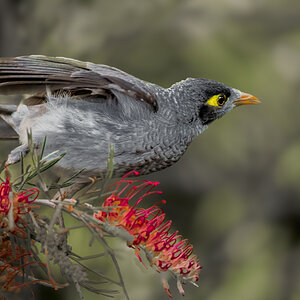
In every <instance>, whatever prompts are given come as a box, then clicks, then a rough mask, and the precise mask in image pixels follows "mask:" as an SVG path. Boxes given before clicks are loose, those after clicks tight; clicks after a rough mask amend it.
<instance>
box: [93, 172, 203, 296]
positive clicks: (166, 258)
mask: <svg viewBox="0 0 300 300" xmlns="http://www.w3.org/2000/svg"><path fill="white" fill-rule="evenodd" d="M132 174H134V175H138V173H137V172H130V173H128V174H127V175H126V176H124V177H123V178H122V179H121V180H120V181H119V182H117V183H115V184H114V185H112V186H111V187H110V188H109V191H111V190H112V189H114V190H113V193H112V194H111V195H110V196H108V197H106V199H105V201H104V203H103V205H102V206H103V207H105V208H106V210H107V208H110V210H108V211H98V212H97V213H95V214H94V218H96V219H97V220H99V221H101V222H104V223H108V224H110V225H113V226H116V227H122V228H123V229H125V230H126V231H127V232H128V233H129V234H130V235H131V236H133V240H132V241H130V242H128V245H129V246H130V247H132V248H134V249H135V250H136V254H137V256H138V258H139V260H140V261H141V262H142V260H141V257H140V255H139V251H140V250H141V249H143V250H144V251H145V252H146V256H147V258H148V259H149V262H150V264H151V265H152V266H155V268H156V270H157V271H158V272H166V271H171V272H172V274H173V275H175V276H176V278H177V287H178V289H179V291H180V293H181V294H182V295H184V291H183V288H182V285H181V284H182V283H185V282H186V281H188V282H192V283H194V284H195V282H196V281H197V280H198V278H199V270H200V269H201V266H200V264H199V260H198V258H197V257H196V255H192V253H193V246H192V245H190V244H189V242H188V240H186V239H183V238H182V236H181V235H178V232H177V231H176V232H174V233H171V232H170V228H171V223H172V222H171V221H167V222H165V217H166V215H165V213H164V212H163V210H162V209H161V208H160V207H158V206H156V205H154V206H151V207H150V208H147V209H143V208H138V207H137V205H138V204H139V203H140V202H141V201H142V200H143V199H144V198H145V197H146V196H148V195H150V194H153V193H156V194H161V192H160V191H153V188H154V187H155V186H157V185H158V184H159V183H158V182H151V181H146V180H130V179H128V175H132ZM133 198H135V199H137V200H135V203H134V204H130V200H133ZM163 203H165V201H163ZM162 281H163V285H164V288H165V290H166V291H167V293H168V295H169V296H170V297H171V296H172V295H171V292H170V290H169V287H168V283H167V281H166V280H165V279H162Z"/></svg>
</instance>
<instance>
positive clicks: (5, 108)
mask: <svg viewBox="0 0 300 300" xmlns="http://www.w3.org/2000/svg"><path fill="white" fill-rule="evenodd" d="M15 111H17V105H12V104H9V105H6V104H0V115H11V114H12V113H14V112H15Z"/></svg>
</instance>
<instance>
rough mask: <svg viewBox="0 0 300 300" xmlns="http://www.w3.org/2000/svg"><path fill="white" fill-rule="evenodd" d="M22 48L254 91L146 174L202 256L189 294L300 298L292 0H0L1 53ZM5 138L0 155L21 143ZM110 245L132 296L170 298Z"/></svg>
mask: <svg viewBox="0 0 300 300" xmlns="http://www.w3.org/2000/svg"><path fill="white" fill-rule="evenodd" d="M27 54H45V55H52V56H66V57H72V58H77V59H81V60H88V61H92V62H96V63H103V64H109V65H112V66H115V67H118V68H120V69H122V70H124V71H127V72H129V73H131V74H133V75H136V76H137V77H140V78H142V79H144V80H147V81H151V82H154V83H157V84H160V85H162V86H164V87H168V86H170V85H171V84H172V83H174V82H176V81H179V80H181V79H184V78H186V77H206V78H211V79H215V80H218V81H221V82H224V83H226V84H228V85H230V86H233V87H236V88H238V89H240V90H242V91H245V92H249V93H251V94H253V95H255V96H257V97H259V98H260V99H261V100H262V102H263V103H262V105H260V106H252V107H242V108H239V109H236V110H234V111H233V112H231V113H230V114H228V115H226V116H225V117H224V118H222V120H219V121H216V122H214V123H213V124H211V125H210V127H209V129H208V130H207V131H205V132H204V133H203V134H202V135H201V136H199V137H198V138H196V139H195V141H194V142H193V143H192V145H191V146H190V148H189V149H188V151H187V153H186V154H185V156H184V157H183V158H182V159H181V160H180V161H179V162H178V163H177V164H176V165H175V166H173V167H171V168H168V169H166V170H164V171H161V172H159V173H156V174H153V175H151V176H147V178H148V179H153V180H156V181H160V182H161V185H160V189H161V190H162V191H163V192H164V194H163V197H164V199H166V200H167V205H166V206H165V211H166V213H167V216H168V219H172V220H173V228H174V229H178V230H179V231H180V233H182V234H183V235H184V237H186V238H189V240H190V242H191V243H192V244H193V245H194V247H195V253H197V254H198V256H199V258H200V262H201V264H202V265H203V266H204V268H203V270H202V271H201V274H200V280H199V285H200V287H199V288H195V287H193V286H189V285H187V286H186V287H185V289H186V297H185V299H186V300H194V299H203V300H204V299H205V300H268V299H272V300H297V299H300V284H299V283H300V201H299V198H300V197H299V196H300V182H299V179H300V159H299V156H300V139H299V137H300V136H299V133H300V132H299V127H300V119H299V112H300V110H299V109H300V101H299V93H300V91H299V88H300V2H299V1H298V0H289V1H283V0H275V1H274V0H216V1H209V0H185V1H179V0H173V1H171V0H160V1H158V0H152V1H149V0H148V1H146V0H143V1H142V0H127V1H124V0H111V1H107V0H106V1H105V0H85V1H84V0H51V1H49V0H48V1H44V0H26V1H25V0H24V1H22V0H1V1H0V56H16V55H27ZM0 101H1V102H3V103H5V102H8V98H6V97H1V98H0ZM0 143H1V147H0V161H3V160H4V159H5V158H6V156H7V155H8V153H9V151H10V150H11V149H12V148H13V147H15V146H16V144H17V143H16V142H3V141H1V142H0ZM144 205H145V203H144ZM83 238H84V237H83V236H82V235H80V234H79V235H78V236H77V237H76V241H77V243H78V245H83V244H84V243H83V242H82V239H83ZM81 247H82V246H81ZM115 247H117V248H118V247H119V248H121V249H122V252H123V257H125V259H122V260H121V267H122V270H123V274H124V277H125V283H126V286H127V288H128V291H129V294H130V296H131V298H132V299H134V300H136V299H137V300H152V299H168V297H167V295H166V294H165V293H164V290H163V289H162V288H161V286H160V283H159V280H158V277H157V276H155V275H156V274H155V272H149V271H146V270H145V269H144V268H143V267H141V266H139V263H138V262H137V259H136V258H135V257H134V254H133V253H132V251H131V250H130V249H126V247H123V246H122V245H121V243H119V244H116V245H115ZM122 247H123V248H122ZM124 253H125V254H124ZM171 288H172V291H173V294H174V298H175V299H180V298H181V297H180V296H179V295H178V294H177V292H176V286H175V284H174V282H173V283H172V284H171ZM36 295H37V299H50V298H53V297H56V298H55V299H72V298H73V299H75V297H77V296H76V294H74V289H73V288H69V289H66V290H65V291H64V292H60V293H58V292H52V291H50V290H48V289H42V290H40V291H37V292H36ZM86 297H87V299H102V298H101V296H99V297H98V298H97V296H94V295H91V294H90V293H86ZM122 298H123V297H122V296H120V297H119V299H122Z"/></svg>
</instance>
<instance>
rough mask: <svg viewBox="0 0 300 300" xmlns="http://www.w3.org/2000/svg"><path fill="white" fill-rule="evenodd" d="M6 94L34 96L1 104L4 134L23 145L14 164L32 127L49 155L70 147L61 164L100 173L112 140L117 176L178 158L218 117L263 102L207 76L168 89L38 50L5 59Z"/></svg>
mask: <svg viewBox="0 0 300 300" xmlns="http://www.w3.org/2000/svg"><path fill="white" fill-rule="evenodd" d="M0 94H29V95H31V96H29V97H28V98H26V99H25V100H24V101H23V103H22V104H20V105H19V106H18V107H17V106H15V105H0V116H1V117H2V119H3V120H4V121H5V125H4V124H2V126H0V138H15V139H19V141H20V144H21V145H20V146H19V147H17V148H15V149H14V150H13V151H12V152H11V154H10V155H9V158H8V161H7V163H8V164H13V163H15V162H17V161H19V160H20V158H21V155H24V154H25V153H26V152H27V151H28V140H27V132H28V131H29V130H30V131H32V139H33V142H34V143H35V144H36V145H41V144H42V143H43V141H44V138H45V136H46V137H47V144H46V154H47V153H51V152H53V151H56V150H59V152H61V153H62V152H67V155H66V156H65V157H64V158H63V159H61V160H60V161H59V163H58V164H59V167H61V168H62V169H63V170H66V171H67V170H71V171H74V172H75V171H78V170H80V169H85V172H86V173H85V174H88V175H89V176H97V177H101V176H103V175H104V174H105V171H106V167H107V165H106V161H107V158H108V156H109V152H110V146H111V145H112V146H113V147H114V176H115V177H119V176H123V175H124V174H126V173H127V172H128V171H131V170H136V171H138V172H139V173H140V174H148V173H151V172H155V171H158V170H161V169H163V168H166V167H168V166H171V165H172V164H174V163H175V162H176V161H178V160H179V159H180V157H181V156H182V155H183V153H184V152H185V151H186V149H187V147H188V145H189V144H190V143H191V141H192V140H193V138H194V137H196V136H197V135H199V134H200V133H201V132H203V131H204V130H205V129H206V128H207V127H208V125H209V124H210V123H211V122H213V121H214V120H216V119H219V118H221V117H222V116H224V115H225V114H226V113H228V112H229V111H231V110H232V109H233V108H235V107H237V106H240V105H247V104H258V103H260V101H259V100H258V99H257V98H256V97H254V96H252V95H250V94H246V93H243V92H241V91H239V90H237V89H235V88H231V87H229V86H227V85H225V84H223V83H219V82H216V81H213V80H209V79H203V78H187V79H185V80H183V81H180V82H178V83H175V84H174V85H172V86H171V87H169V88H162V87H160V86H158V85H155V84H152V83H148V82H145V81H143V80H140V79H138V78H136V77H134V76H132V75H129V74H127V73H125V72H123V71H120V70H118V69H116V68H113V67H110V66H106V65H97V64H93V63H90V62H81V61H78V60H74V59H69V58H63V57H47V56H40V55H33V56H23V57H15V58H2V59H0ZM0 119H1V118H0ZM3 120H0V121H2V122H3V123H4V121H3ZM9 127H11V128H9Z"/></svg>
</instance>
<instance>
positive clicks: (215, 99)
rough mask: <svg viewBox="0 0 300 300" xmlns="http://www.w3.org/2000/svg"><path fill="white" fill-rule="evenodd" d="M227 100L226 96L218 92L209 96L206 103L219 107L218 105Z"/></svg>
mask: <svg viewBox="0 0 300 300" xmlns="http://www.w3.org/2000/svg"><path fill="white" fill-rule="evenodd" d="M227 100H228V98H227V96H226V95H225V94H219V95H214V96H212V97H211V98H209V99H208V101H207V102H206V103H207V104H208V105H211V106H217V107H220V106H223V105H224V104H225V103H226V101H227Z"/></svg>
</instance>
